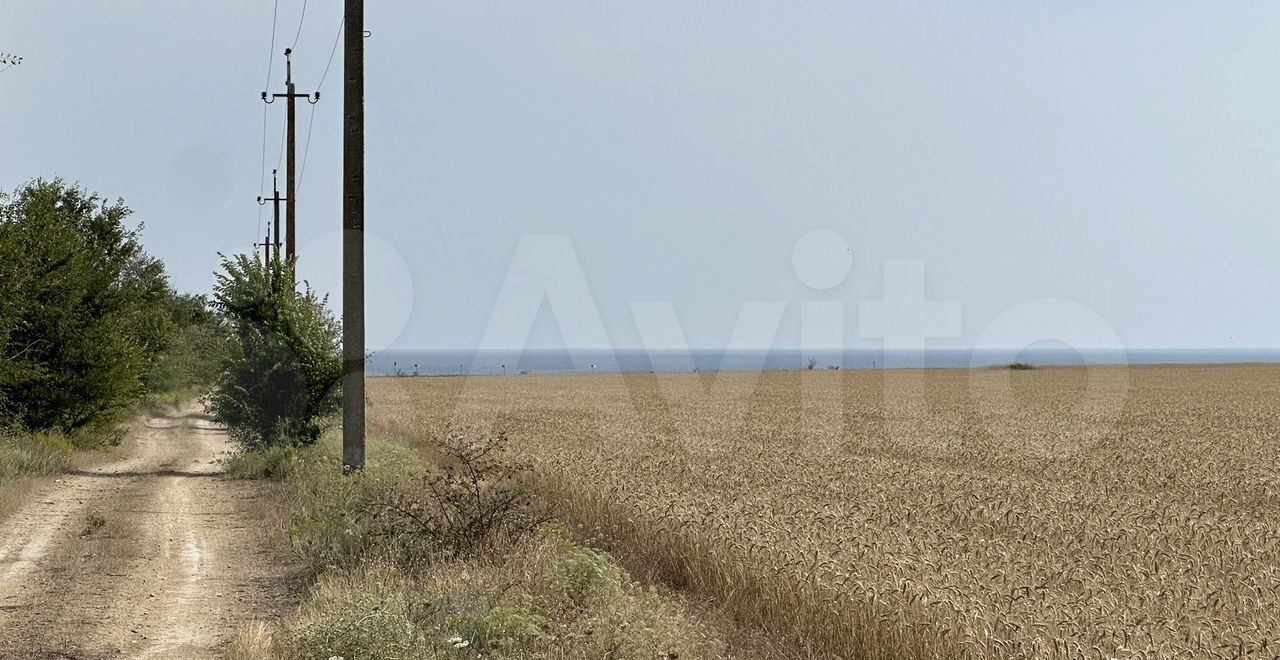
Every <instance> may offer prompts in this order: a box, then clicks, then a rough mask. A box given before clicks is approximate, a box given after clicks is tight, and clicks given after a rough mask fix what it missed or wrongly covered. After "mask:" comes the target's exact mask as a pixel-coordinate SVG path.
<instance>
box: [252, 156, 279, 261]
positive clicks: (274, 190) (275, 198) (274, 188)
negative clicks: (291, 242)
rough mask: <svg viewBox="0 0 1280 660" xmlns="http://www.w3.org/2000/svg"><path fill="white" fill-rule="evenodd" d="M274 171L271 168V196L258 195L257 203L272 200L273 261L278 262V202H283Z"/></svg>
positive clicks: (261, 203) (260, 203)
mask: <svg viewBox="0 0 1280 660" xmlns="http://www.w3.org/2000/svg"><path fill="white" fill-rule="evenodd" d="M276 172H278V170H271V196H270V197H267V198H266V199H263V198H262V197H259V198H258V205H259V206H261V205H263V204H266V203H267V202H272V209H271V210H272V221H273V226H274V227H275V235H276V242H275V244H274V246H275V250H276V252H275V255H276V256H275V263H279V261H280V202H283V201H284V198H283V197H281V196H280V181H279V179H278V178H277V177H276Z"/></svg>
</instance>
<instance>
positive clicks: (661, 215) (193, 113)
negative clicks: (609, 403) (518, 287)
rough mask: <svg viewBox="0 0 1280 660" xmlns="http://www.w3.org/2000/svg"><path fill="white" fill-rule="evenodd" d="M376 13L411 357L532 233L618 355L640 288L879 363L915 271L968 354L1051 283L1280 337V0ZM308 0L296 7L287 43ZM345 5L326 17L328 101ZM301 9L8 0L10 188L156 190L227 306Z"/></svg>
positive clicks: (333, 252)
mask: <svg viewBox="0 0 1280 660" xmlns="http://www.w3.org/2000/svg"><path fill="white" fill-rule="evenodd" d="M369 5H370V6H369V8H368V15H367V25H366V27H367V28H368V29H370V30H371V31H372V33H373V34H372V37H371V38H370V39H369V40H368V42H367V47H368V61H367V69H368V83H367V102H368V121H369V125H368V165H367V167H368V195H369V202H368V226H369V229H370V230H371V232H373V233H375V234H377V236H378V237H380V239H379V240H374V241H373V243H372V244H371V251H370V260H371V277H373V278H374V279H373V281H371V282H370V297H369V304H370V309H369V316H370V324H371V336H372V338H373V343H374V344H375V345H385V344H386V343H388V342H391V341H392V340H393V339H394V342H395V345H396V346H398V347H456V348H465V347H472V346H475V345H476V344H477V343H478V342H479V341H480V339H481V336H482V334H483V333H484V330H485V326H486V323H487V322H488V319H489V316H490V311H491V310H492V308H493V305H494V301H495V300H497V299H498V297H499V288H500V286H501V284H502V282H503V279H504V277H505V275H506V272H507V269H508V265H509V264H510V262H511V260H512V256H513V254H514V253H515V251H516V247H517V245H518V244H519V242H520V239H521V236H522V235H525V234H567V235H568V236H569V238H570V239H571V241H572V243H573V245H574V247H575V248H576V250H577V254H578V256H579V258H580V260H581V265H582V269H583V273H584V274H585V279H586V282H587V283H588V285H589V287H590V291H591V294H592V296H593V297H594V300H595V303H596V305H597V306H598V309H599V313H600V315H601V317H602V318H603V327H604V328H605V330H606V331H607V333H608V336H609V341H611V342H612V343H613V344H614V345H617V346H635V345H638V344H639V343H640V340H639V331H638V329H637V324H636V321H635V320H634V319H633V317H632V306H631V303H632V302H635V301H671V303H672V304H673V305H674V310H675V313H676V315H677V317H678V320H679V324H680V326H681V327H682V328H683V332H684V336H685V338H687V340H688V341H689V342H690V343H692V344H695V345H700V346H718V345H724V344H725V343H726V342H727V341H729V338H730V333H731V330H732V328H733V327H734V323H735V321H736V319H737V317H738V313H739V309H740V308H741V306H742V305H743V303H744V302H746V301H784V302H786V303H787V305H786V308H785V310H784V312H783V315H782V321H781V326H780V329H779V330H778V333H777V339H776V341H777V344H778V345H795V344H796V343H797V342H798V341H799V339H798V338H799V336H800V334H799V326H800V322H799V318H800V311H799V305H800V302H801V301H807V300H826V301H840V302H842V303H843V318H844V329H843V332H844V335H843V336H844V337H846V338H847V341H845V343H847V344H850V345H868V346H875V345H878V343H877V342H876V341H875V340H869V339H865V338H859V337H858V332H859V309H858V307H859V303H861V302H865V301H873V300H877V299H879V298H881V297H882V279H883V278H882V272H883V270H882V268H883V263H884V260H886V259H920V260H923V261H924V264H925V273H926V276H925V281H926V289H927V295H928V297H929V298H931V299H937V300H950V301H959V302H960V303H962V306H963V322H962V326H961V328H962V332H963V337H959V338H951V339H944V340H942V341H939V342H937V345H939V346H952V345H958V344H961V345H967V344H971V343H973V342H974V341H976V340H977V338H978V337H979V336H980V335H981V334H982V332H983V330H984V329H985V328H986V327H987V326H988V324H989V323H990V322H991V320H992V319H993V318H995V317H997V316H998V315H999V314H1001V313H1002V312H1003V311H1005V310H1008V309H1010V308H1011V307H1013V306H1015V305H1017V304H1018V303H1022V302H1024V301H1027V300H1030V299H1035V298H1042V297H1051V298H1065V299H1069V300H1073V301H1076V302H1077V303H1080V305H1082V306H1083V307H1084V308H1087V309H1089V310H1092V311H1093V312H1096V314H1097V315H1099V316H1100V317H1101V318H1102V319H1104V320H1105V321H1106V322H1107V323H1108V324H1110V326H1111V327H1113V328H1114V329H1115V332H1116V333H1117V334H1118V335H1119V337H1120V338H1121V340H1122V341H1123V342H1124V343H1125V344H1126V345H1128V346H1131V347H1178V346H1190V347H1196V346H1230V347H1245V346H1267V347H1275V346H1280V258H1278V256H1277V252H1278V251H1280V3H1276V2H1274V1H1273V0H1272V1H1266V2H1262V1H1259V2H1216V1H1209V0H1205V1H1202V2H1176V1H1170V0H1151V1H1145V2H1139V1H1126V2H1116V1H1115V0H1105V1H1065V0H1060V1H1058V2H1028V1H1026V0H1017V1H1007V2H983V1H970V2H953V1H937V2H824V3H818V2H790V3H782V2H773V3H761V2H741V1H735V2H703V3H690V2H632V3H601V2H554V1H545V2H526V1H519V2H517V1H511V2H452V3H441V2H412V3H393V2H378V1H376V0H373V1H371V2H369ZM301 8H302V0H280V3H279V25H278V30H277V36H276V50H277V51H280V50H282V49H283V48H284V47H285V46H287V45H290V44H291V43H292V42H293V39H294V35H295V32H296V31H297V28H298V22H299V13H300V10H301ZM340 13H341V12H340V2H339V1H338V0H311V1H310V2H309V4H308V7H307V11H306V18H305V22H304V23H303V24H302V30H301V35H300V37H299V40H298V45H297V50H296V56H295V57H296V61H297V65H296V79H297V81H298V83H299V87H300V89H301V90H302V91H310V90H311V89H312V88H313V87H314V85H315V84H316V83H317V82H318V79H319V76H320V72H321V71H322V70H323V68H324V65H325V61H326V59H327V58H328V55H329V52H330V47H331V45H332V43H333V40H334V36H335V34H336V29H337V27H338V23H339V17H340ZM271 22H272V2H271V1H270V0H259V1H257V2H252V3H251V2H243V1H232V0H228V1H226V2H199V3H197V2H161V1H160V0H155V1H146V2H144V1H141V0H133V1H124V0H115V1H112V2H88V1H84V2H65V1H52V0H51V1H44V2H5V3H4V10H3V12H0V52H15V53H18V54H21V55H24V56H25V57H26V61H25V63H24V64H23V65H21V66H19V67H15V68H13V69H11V70H9V71H7V72H5V73H0V186H3V187H4V188H5V189H11V188H13V187H14V186H15V185H17V184H19V183H21V182H22V181H24V180H26V179H28V178H31V177H35V176H46V177H48V176H53V175H61V176H64V177H66V178H69V179H73V180H79V181H81V182H83V183H84V184H85V185H87V186H88V187H90V188H93V189H96V190H99V191H101V192H103V193H105V194H108V195H111V196H123V197H124V198H125V199H126V201H127V202H128V203H129V204H130V205H131V206H132V207H133V208H134V209H135V210H136V212H137V216H136V217H137V219H139V220H142V221H145V222H146V225H147V229H146V242H147V245H148V247H149V248H150V249H151V250H152V251H153V252H155V253H156V254H158V255H160V256H161V257H163V258H164V259H165V261H166V262H167V263H168V266H169V270H170V272H171V273H172V275H173V280H174V282H175V283H176V284H177V286H179V287H180V288H183V289H187V290H194V291H205V290H207V289H208V288H209V286H210V284H211V281H212V277H211V271H212V270H213V269H214V267H215V265H216V256H215V252H217V251H237V250H244V249H248V246H249V244H250V243H252V242H253V241H254V240H256V239H257V238H258V237H259V236H260V235H261V230H260V225H259V209H258V206H257V204H256V203H255V201H254V198H255V197H256V196H257V195H258V194H259V187H260V179H259V172H260V167H261V156H262V123H263V108H262V104H261V102H260V101H259V100H258V93H259V92H260V91H262V89H263V87H264V84H265V82H266V76H267V61H268V58H269V56H271V54H270V53H269V52H268V51H269V44H270V41H271ZM276 57H277V61H276V63H275V66H274V70H273V79H272V88H273V90H277V88H278V87H279V86H280V81H281V80H282V78H283V66H282V64H283V60H282V58H281V57H279V56H278V55H276ZM341 81H342V77H341V53H339V55H338V57H337V58H336V60H335V63H334V70H333V71H331V72H330V74H329V78H328V80H327V81H326V82H325V87H324V89H323V92H324V99H323V100H322V101H321V103H320V104H319V105H318V106H316V109H315V114H314V119H315V128H314V133H313V136H312V140H311V143H310V144H311V147H310V151H309V155H308V160H307V164H306V172H305V178H304V179H303V185H302V190H301V195H300V196H299V199H300V219H301V227H300V244H301V245H302V246H303V249H302V253H301V256H302V270H303V274H304V275H305V276H306V277H308V278H310V279H311V280H313V281H314V282H316V283H317V284H318V285H319V286H321V287H322V288H330V287H334V286H336V283H337V281H338V280H337V277H336V268H337V264H338V249H337V246H338V242H337V237H336V235H335V234H333V233H332V232H334V231H335V230H336V229H338V227H339V224H340V200H341V195H340V187H341V178H340V177H341V138H340V123H341V113H340V109H341V101H342V99H341V91H342V86H341ZM310 110H311V108H310V107H309V106H305V105H304V106H303V107H302V115H301V117H302V121H303V122H304V124H303V126H302V127H301V131H302V132H301V137H302V138H303V139H305V135H306V131H307V126H306V124H305V122H307V121H308V120H309V119H310ZM282 113H283V105H282V104H276V105H273V106H270V107H269V109H268V119H269V124H268V134H267V144H268V147H267V151H268V154H269V155H268V164H267V169H268V171H269V170H270V168H271V167H273V166H274V164H275V162H276V159H277V155H278V153H279V145H280V142H279V136H280V124H281V120H282V116H283V114H282ZM267 215H268V214H264V215H263V218H264V219H265V218H266V217H267ZM814 229H825V230H830V231H834V232H836V233H837V234H839V235H841V236H843V237H844V238H845V239H846V240H847V241H848V243H849V244H850V245H851V246H852V250H853V259H852V266H851V270H850V272H849V276H848V278H847V279H845V280H844V281H843V282H841V283H840V284H838V285H837V286H835V287H834V288H831V289H828V290H825V291H818V290H814V289H811V288H809V287H807V286H805V285H804V284H803V283H802V282H801V281H800V279H798V278H797V276H796V274H795V272H794V271H793V267H792V248H793V246H794V245H795V244H796V242H797V241H798V240H799V239H800V238H801V236H803V235H805V234H806V233H807V232H809V231H811V230H814ZM397 255H399V258H397ZM400 259H403V265H402V262H401V261H400ZM546 316H547V315H546V314H545V313H544V314H543V316H542V317H540V321H539V325H538V327H537V328H535V331H534V339H535V341H537V342H554V341H555V332H554V330H553V329H551V328H550V324H549V323H548V322H547V318H546ZM562 322H563V323H564V324H566V325H571V326H574V327H577V325H578V324H580V323H582V322H584V320H583V319H577V318H569V319H562ZM1068 322H1069V321H1068ZM402 327H403V332H400V331H401V328H402Z"/></svg>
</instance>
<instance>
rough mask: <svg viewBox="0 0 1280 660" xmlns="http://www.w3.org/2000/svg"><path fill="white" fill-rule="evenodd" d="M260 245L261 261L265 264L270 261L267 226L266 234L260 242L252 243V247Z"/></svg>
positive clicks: (269, 240) (269, 236)
mask: <svg viewBox="0 0 1280 660" xmlns="http://www.w3.org/2000/svg"><path fill="white" fill-rule="evenodd" d="M259 246H261V247H262V263H263V265H264V266H265V265H267V264H270V263H271V228H270V227H267V235H266V237H265V238H263V239H262V242H261V243H254V244H253V247H259Z"/></svg>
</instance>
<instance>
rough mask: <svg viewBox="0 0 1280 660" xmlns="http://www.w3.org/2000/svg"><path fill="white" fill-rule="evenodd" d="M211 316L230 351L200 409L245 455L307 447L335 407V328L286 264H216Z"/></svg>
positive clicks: (245, 259)
mask: <svg viewBox="0 0 1280 660" xmlns="http://www.w3.org/2000/svg"><path fill="white" fill-rule="evenodd" d="M222 268H223V272H221V273H219V274H218V275H217V283H216V285H215V287H214V297H213V308H214V310H215V311H216V313H217V315H218V318H219V319H220V320H221V321H222V323H224V324H225V325H226V327H227V328H229V330H230V334H231V337H232V341H231V346H230V347H229V349H228V350H227V351H224V352H223V353H222V362H221V365H220V367H221V368H220V370H219V373H218V377H217V379H216V382H215V384H214V387H213V389H212V390H211V391H210V393H209V394H208V396H206V397H205V399H204V402H205V406H206V407H207V408H208V409H209V411H210V412H211V413H212V414H213V416H214V419H216V420H217V421H218V422H220V423H221V424H223V425H225V426H226V428H227V432H228V433H229V434H230V435H231V439H232V440H235V441H236V442H237V443H239V444H240V446H241V447H242V448H244V449H246V450H262V451H265V450H271V449H274V448H278V447H290V446H303V445H309V444H313V443H314V442H316V440H318V439H319V438H320V434H321V433H322V432H323V431H324V429H325V425H326V423H327V422H328V420H330V419H332V413H334V412H336V411H337V410H338V407H339V406H340V405H341V402H342V399H341V383H342V356H341V343H340V342H341V336H342V326H341V325H340V324H339V323H338V322H337V321H336V320H335V319H334V318H333V314H332V313H331V312H330V311H329V309H328V307H327V306H326V300H325V298H322V297H320V296H318V295H316V293H315V292H314V291H312V290H311V288H310V287H309V286H307V285H306V283H303V286H302V288H301V290H299V289H297V288H295V286H294V276H293V272H292V268H291V266H290V265H288V264H280V263H267V262H264V261H263V260H262V259H260V258H259V257H257V256H256V255H255V256H253V257H249V256H245V255H238V256H235V257H224V258H223V261H222Z"/></svg>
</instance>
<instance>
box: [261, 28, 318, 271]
mask: <svg viewBox="0 0 1280 660" xmlns="http://www.w3.org/2000/svg"><path fill="white" fill-rule="evenodd" d="M291 55H293V49H292V48H286V49H284V62H285V79H284V90H285V91H284V93H283V94H271V95H270V97H268V95H267V93H266V92H263V93H262V100H263V101H266V102H267V103H274V102H275V100H276V99H279V98H282V99H285V100H286V101H287V104H286V106H287V107H286V116H285V135H286V137H285V140H286V141H287V142H288V144H286V145H285V151H286V152H288V153H287V155H288V161H287V164H286V165H285V173H284V196H285V233H286V236H285V249H284V253H285V259H286V260H288V261H289V263H290V264H293V263H294V261H295V259H296V258H297V255H298V253H297V252H296V249H297V217H298V215H297V206H298V202H297V199H296V197H297V195H296V194H295V193H296V185H297V179H296V178H295V174H296V172H297V165H298V142H297V132H298V131H297V128H298V122H297V103H296V102H297V100H298V99H299V98H304V99H306V100H307V103H311V104H312V105H314V104H316V103H318V102H319V101H320V92H316V93H315V94H314V98H312V97H313V95H309V94H299V93H297V92H296V91H295V89H294V85H293V58H292V57H291ZM277 238H279V236H278V235H277Z"/></svg>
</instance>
